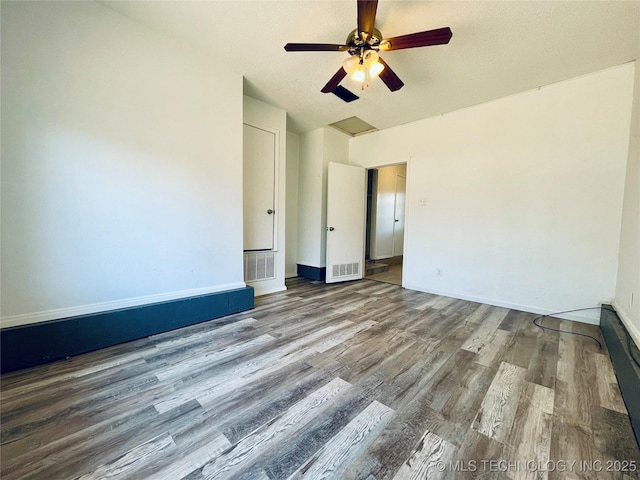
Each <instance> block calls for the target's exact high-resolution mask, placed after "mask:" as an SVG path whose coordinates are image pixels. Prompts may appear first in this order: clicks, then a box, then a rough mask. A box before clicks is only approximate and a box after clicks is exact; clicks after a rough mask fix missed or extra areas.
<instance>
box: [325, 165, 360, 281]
mask: <svg viewBox="0 0 640 480" xmlns="http://www.w3.org/2000/svg"><path fill="white" fill-rule="evenodd" d="M327 178H328V184H327V232H326V233H327V276H326V282H327V283H335V282H345V281H347V280H357V279H360V278H362V277H363V270H364V266H363V261H364V238H365V230H364V228H365V215H366V202H365V199H366V180H365V169H364V168H361V167H355V166H353V165H344V164H342V163H333V162H331V163H329V174H328V177H327Z"/></svg>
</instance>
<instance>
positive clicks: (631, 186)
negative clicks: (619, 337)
mask: <svg viewBox="0 0 640 480" xmlns="http://www.w3.org/2000/svg"><path fill="white" fill-rule="evenodd" d="M638 59H640V46H638ZM638 70H639V64H638V60H636V71H635V82H634V90H633V97H634V101H633V117H632V120H631V139H630V142H629V155H628V159H629V160H628V164H627V175H626V182H625V189H624V206H623V210H622V229H621V231H620V255H619V257H618V278H617V283H616V293H615V300H614V306H615V308H616V310H617V312H618V313H619V314H620V317H621V318H622V321H623V322H624V323H625V326H626V327H627V330H628V331H629V333H630V334H631V336H632V337H633V339H634V340H635V342H636V345H638V346H640V298H639V296H640V71H638ZM632 296H633V300H632Z"/></svg>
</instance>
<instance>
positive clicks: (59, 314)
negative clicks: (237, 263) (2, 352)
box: [0, 282, 247, 328]
mask: <svg viewBox="0 0 640 480" xmlns="http://www.w3.org/2000/svg"><path fill="white" fill-rule="evenodd" d="M246 286H247V285H246V284H245V283H244V282H237V283H227V284H224V285H214V286H210V287H203V288H194V289H190V290H179V291H175V292H167V293H159V294H154V295H145V296H141V297H132V298H126V299H122V300H113V301H110V302H100V303H92V304H87V305H78V306H75V307H67V308H58V309H54V310H46V311H42V312H32V313H24V314H20V315H12V316H9V317H2V318H1V319H0V328H6V327H16V326H19V325H27V324H30V323H37V322H46V321H48V320H58V319H60V318H69V317H76V316H78V315H88V314H91V313H99V312H108V311H110V310H119V309H121V308H129V307H139V306H141V305H148V304H151V303H158V302H166V301H169V300H178V299H180V298H188V297H197V296H199V295H207V294H209V293H218V292H224V291H227V290H235V289H237V288H245V287H246Z"/></svg>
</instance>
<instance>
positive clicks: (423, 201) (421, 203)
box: [418, 197, 427, 207]
mask: <svg viewBox="0 0 640 480" xmlns="http://www.w3.org/2000/svg"><path fill="white" fill-rule="evenodd" d="M418 205H419V206H420V207H426V206H427V199H426V198H424V197H422V198H419V199H418Z"/></svg>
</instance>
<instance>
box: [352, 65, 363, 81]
mask: <svg viewBox="0 0 640 480" xmlns="http://www.w3.org/2000/svg"><path fill="white" fill-rule="evenodd" d="M351 79H352V80H354V81H356V82H361V83H362V82H364V81H365V80H366V79H367V71H366V70H365V68H364V65H363V64H361V63H359V64H358V66H357V67H356V68H355V70H354V72H353V73H352V74H351Z"/></svg>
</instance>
